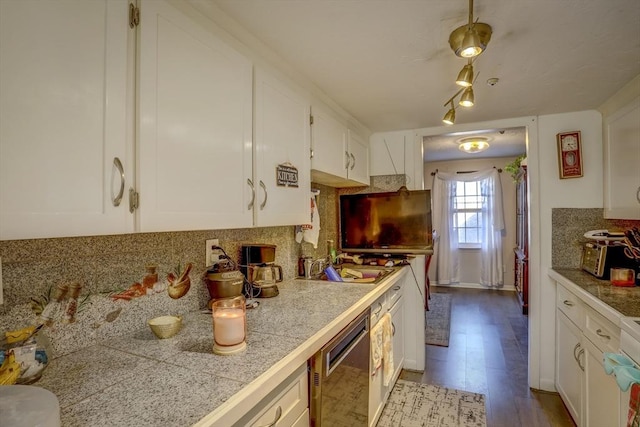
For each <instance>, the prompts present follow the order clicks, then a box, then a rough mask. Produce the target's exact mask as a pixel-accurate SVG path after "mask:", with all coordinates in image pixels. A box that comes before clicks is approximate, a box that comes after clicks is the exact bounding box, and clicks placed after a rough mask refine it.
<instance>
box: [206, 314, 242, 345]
mask: <svg viewBox="0 0 640 427" xmlns="http://www.w3.org/2000/svg"><path fill="white" fill-rule="evenodd" d="M244 325H245V317H244V310H242V309H241V308H227V309H223V310H218V311H215V310H214V312H213V338H214V339H215V341H216V343H217V344H219V345H236V344H240V343H241V342H242V341H244V330H245V326H244Z"/></svg>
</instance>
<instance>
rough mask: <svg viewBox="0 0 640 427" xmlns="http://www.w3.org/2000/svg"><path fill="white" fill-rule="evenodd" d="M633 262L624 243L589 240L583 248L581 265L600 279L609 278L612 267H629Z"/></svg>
mask: <svg viewBox="0 0 640 427" xmlns="http://www.w3.org/2000/svg"><path fill="white" fill-rule="evenodd" d="M630 262H631V260H630V259H628V258H627V257H626V256H625V254H624V246H622V245H615V244H613V245H606V244H603V243H597V242H588V243H585V244H584V247H583V248H582V260H581V262H580V267H581V268H582V269H583V270H584V271H586V272H588V273H591V274H593V275H594V276H595V277H597V278H598V279H605V280H607V279H609V276H610V269H611V267H627V266H629V263H630Z"/></svg>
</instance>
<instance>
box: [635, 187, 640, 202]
mask: <svg viewBox="0 0 640 427" xmlns="http://www.w3.org/2000/svg"><path fill="white" fill-rule="evenodd" d="M636 200H637V201H638V203H640V187H638V191H636Z"/></svg>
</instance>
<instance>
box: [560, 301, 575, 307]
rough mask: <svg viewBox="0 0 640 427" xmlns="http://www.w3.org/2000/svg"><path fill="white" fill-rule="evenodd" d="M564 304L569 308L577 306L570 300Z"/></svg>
mask: <svg viewBox="0 0 640 427" xmlns="http://www.w3.org/2000/svg"><path fill="white" fill-rule="evenodd" d="M562 303H563V304H564V305H566V306H567V307H573V306H574V305H575V304H574V303H573V302H572V301H569V300H568V299H566V300H564V301H562Z"/></svg>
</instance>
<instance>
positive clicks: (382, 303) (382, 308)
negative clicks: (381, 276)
mask: <svg viewBox="0 0 640 427" xmlns="http://www.w3.org/2000/svg"><path fill="white" fill-rule="evenodd" d="M387 308H388V306H387V294H386V293H385V294H384V295H382V296H381V297H380V298H378V299H377V300H376V301H375V302H374V303H373V304H371V323H370V327H371V328H373V327H374V326H375V324H376V323H378V320H380V319H381V318H382V316H384V315H385V314H386V312H387Z"/></svg>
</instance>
